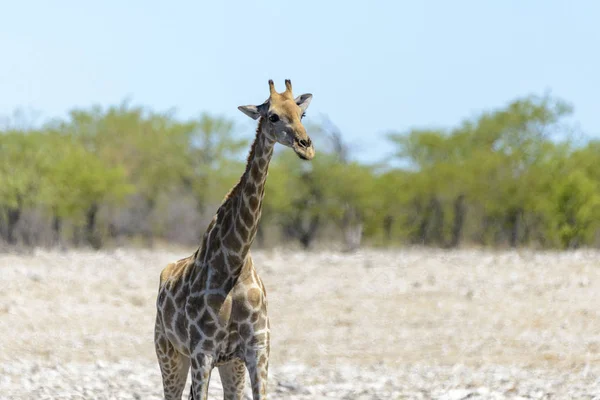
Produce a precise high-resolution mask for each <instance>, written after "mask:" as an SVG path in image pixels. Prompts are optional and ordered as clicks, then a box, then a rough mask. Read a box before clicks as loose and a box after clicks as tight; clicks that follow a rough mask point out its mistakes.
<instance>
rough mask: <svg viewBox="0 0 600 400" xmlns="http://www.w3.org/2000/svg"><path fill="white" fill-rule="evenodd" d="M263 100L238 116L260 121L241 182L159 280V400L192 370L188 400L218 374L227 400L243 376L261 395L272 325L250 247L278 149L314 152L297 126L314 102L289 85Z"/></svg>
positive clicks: (179, 387)
mask: <svg viewBox="0 0 600 400" xmlns="http://www.w3.org/2000/svg"><path fill="white" fill-rule="evenodd" d="M285 87H286V90H285V91H284V92H281V93H278V92H277V91H276V90H275V85H274V83H273V81H272V80H269V92H270V95H269V98H268V99H267V100H266V101H265V102H264V103H262V104H260V105H258V106H254V105H250V106H240V107H238V109H239V110H240V111H242V112H243V113H244V114H246V115H248V116H249V117H251V118H253V119H255V120H258V128H257V129H256V137H255V139H254V142H253V144H252V146H251V149H250V154H249V155H248V161H247V163H246V169H245V170H244V173H243V174H242V176H241V178H240V180H239V182H238V183H237V184H236V185H235V186H234V187H233V189H231V191H230V192H229V193H228V194H227V195H226V196H225V199H224V200H223V202H222V204H221V206H220V207H219V209H218V210H217V213H216V215H215V216H214V218H213V219H212V221H211V222H210V224H209V225H208V228H207V230H206V232H205V233H204V235H203V237H202V241H201V243H200V246H199V248H198V250H196V252H195V253H194V254H193V255H191V256H189V257H187V258H184V259H181V260H179V261H177V262H174V263H171V264H169V265H168V266H167V267H166V268H165V269H164V270H163V271H162V272H161V275H160V285H159V290H158V296H157V302H156V307H157V314H156V324H155V335H154V342H155V347H156V355H157V358H158V363H159V366H160V370H161V374H162V380H163V389H164V395H165V399H167V400H173V399H178V400H179V399H181V396H182V394H183V389H184V386H185V382H186V379H187V374H188V370H189V369H190V367H191V377H192V386H191V393H190V399H195V400H206V399H207V396H208V383H209V380H210V375H211V371H212V369H213V368H214V367H218V369H219V374H220V375H221V381H222V383H223V392H224V396H225V399H228V400H234V399H242V398H243V392H244V384H245V382H244V381H245V371H246V369H247V370H248V372H249V375H250V380H251V385H252V394H253V399H254V400H264V399H266V395H267V374H268V367H269V351H270V326H269V318H268V316H267V297H266V291H265V287H264V285H263V282H262V280H261V279H260V277H259V276H258V273H257V272H256V269H255V267H254V263H253V261H252V257H251V255H250V252H249V251H250V246H251V245H252V242H253V241H254V238H255V236H256V231H257V229H258V223H259V220H260V216H261V210H262V202H263V198H264V191H265V183H266V180H267V171H268V168H269V162H270V161H271V157H272V155H273V148H274V146H275V144H276V143H280V144H283V145H285V146H287V147H290V148H292V149H293V150H294V152H295V153H296V154H297V155H298V157H300V158H302V159H304V160H310V159H312V158H313V157H314V155H315V151H314V147H313V144H312V141H311V140H310V137H309V136H308V134H307V133H306V130H305V128H304V126H303V125H302V117H303V116H304V113H305V111H306V109H307V108H308V105H309V104H310V101H311V99H312V95H311V94H309V93H307V94H303V95H301V96H298V97H296V98H294V96H293V94H292V83H291V81H290V80H289V79H287V80H286V81H285Z"/></svg>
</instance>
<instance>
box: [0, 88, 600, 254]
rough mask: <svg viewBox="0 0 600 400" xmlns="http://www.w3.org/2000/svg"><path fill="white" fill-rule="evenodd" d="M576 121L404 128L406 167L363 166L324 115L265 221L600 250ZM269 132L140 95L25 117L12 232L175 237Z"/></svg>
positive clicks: (17, 148)
mask: <svg viewBox="0 0 600 400" xmlns="http://www.w3.org/2000/svg"><path fill="white" fill-rule="evenodd" d="M571 112H572V108H571V107H570V105H568V104H567V103H565V102H564V101H562V100H560V99H555V98H552V97H550V96H544V97H535V96H530V97H525V98H520V99H517V100H515V101H513V102H511V103H510V104H508V105H506V106H505V107H503V108H501V109H498V110H493V111H487V112H484V113H482V114H481V115H479V116H477V117H475V118H471V119H469V120H465V121H463V122H462V123H461V124H459V125H458V126H456V127H454V128H451V129H431V128H430V129H412V130H409V131H407V132H401V133H391V134H390V135H389V140H390V143H391V145H392V146H393V147H394V149H395V152H394V154H395V155H394V159H395V160H394V161H396V163H395V164H396V165H400V166H401V167H395V168H392V167H390V166H389V165H383V166H382V165H378V166H370V165H364V164H360V163H357V162H355V161H352V160H351V158H350V157H349V150H348V147H347V146H346V144H345V138H344V135H343V133H342V132H340V131H339V130H338V129H337V128H335V126H334V125H333V124H331V123H330V122H328V121H323V122H322V123H321V124H317V125H314V126H310V127H309V131H310V132H311V135H312V136H313V140H314V141H315V143H316V147H317V156H316V157H315V158H314V160H312V161H311V162H305V161H302V160H299V159H298V157H296V155H295V154H294V153H293V152H291V151H290V150H289V149H284V148H279V149H278V150H277V152H276V155H275V156H274V159H273V161H272V163H271V166H270V175H269V176H270V177H269V181H268V183H267V186H266V196H267V199H266V201H265V202H264V205H263V207H264V208H263V223H262V224H263V225H270V226H271V227H274V228H276V229H275V231H276V232H281V233H283V235H279V236H280V237H281V236H282V237H287V238H290V239H296V240H299V241H300V242H301V243H302V244H303V245H304V246H306V247H308V246H310V245H311V243H313V242H314V241H315V240H316V239H317V238H318V237H327V238H330V237H331V238H334V239H335V240H340V241H343V242H345V243H346V244H347V248H349V249H350V248H353V247H354V248H355V247H356V245H358V244H360V240H361V238H362V237H363V236H364V238H365V239H366V240H368V241H369V242H370V243H371V244H386V245H393V244H402V243H416V244H425V245H433V246H444V247H455V246H459V245H460V244H461V243H463V242H468V243H479V244H482V245H498V246H503V245H510V246H518V245H532V246H543V247H560V248H573V247H578V246H590V245H596V244H597V240H598V238H599V236H598V231H599V229H600V224H599V222H598V221H600V169H598V168H597V161H598V159H600V142H598V141H590V142H589V143H585V144H583V145H579V146H576V145H574V144H573V143H572V142H571V141H570V138H569V135H568V134H569V132H570V128H569V126H567V125H566V124H565V123H564V121H565V120H566V119H565V117H568V116H569V115H570V113H571ZM253 139H254V133H251V134H248V135H246V136H245V137H238V136H237V129H236V127H235V126H234V124H233V123H232V121H230V120H228V119H226V118H223V117H219V116H211V115H208V114H201V115H200V116H199V117H198V118H195V119H189V120H182V119H179V118H177V117H176V116H175V114H174V113H173V112H164V113H157V112H153V111H151V110H148V109H145V108H143V107H136V106H132V105H131V104H129V103H128V102H123V103H122V104H120V105H118V106H113V107H108V108H102V107H91V108H89V109H76V110H73V111H71V112H70V113H69V115H68V117H67V118H66V119H64V120H55V121H52V122H51V123H48V124H46V125H45V126H43V127H42V128H41V129H30V128H28V127H27V125H26V124H19V129H12V130H10V129H6V130H4V131H2V132H1V133H0V160H1V162H0V183H1V184H0V234H2V235H3V236H4V237H5V238H6V237H8V240H9V241H14V231H15V229H14V228H15V226H16V225H17V224H18V221H19V219H20V218H21V216H22V214H23V212H31V211H33V210H36V211H38V212H41V213H42V214H43V215H45V216H46V217H47V221H49V220H50V219H52V221H53V222H52V224H53V229H54V230H55V231H56V232H57V234H59V235H60V234H61V233H60V232H61V231H60V227H61V226H62V224H63V222H64V223H65V224H67V225H69V226H70V227H71V231H73V232H77V231H78V229H80V228H81V229H83V231H84V232H85V235H83V236H86V237H88V241H89V242H90V243H92V244H94V243H95V245H98V244H99V243H100V242H101V241H100V240H97V239H98V233H99V231H100V230H101V228H102V229H104V231H107V230H110V229H112V231H115V232H116V233H114V232H113V234H114V235H118V232H119V229H121V231H122V232H125V233H124V234H126V235H130V236H135V235H141V236H143V237H154V236H156V237H164V238H167V239H168V238H169V236H168V234H169V232H172V231H173V230H175V231H180V230H182V228H181V226H182V224H185V223H190V222H188V220H189V219H190V218H187V216H188V215H190V213H191V212H193V213H196V214H195V215H202V216H203V218H210V216H211V215H212V211H213V210H214V209H215V208H216V207H217V205H218V204H219V203H220V202H221V200H222V199H223V197H224V196H225V194H226V193H227V192H228V191H229V189H230V188H231V187H232V186H233V185H234V184H235V183H236V182H237V180H238V179H239V177H240V175H241V174H242V172H243V170H244V164H245V163H244V155H245V153H246V152H247V151H248V147H249V141H250V140H253ZM186 202H187V203H186ZM177 207H180V208H177ZM186 207H187V208H186ZM190 207H191V210H190ZM107 210H108V211H107ZM171 213H175V214H176V215H178V217H173V218H174V219H173V221H171V216H170V214H171ZM123 214H125V215H126V216H128V217H129V219H128V220H127V221H128V222H127V221H124V222H122V223H121V221H120V220H119V217H117V215H123ZM205 214H206V215H205ZM193 223H194V222H193V221H192V222H191V224H193ZM119 224H121V225H119ZM170 224H171V225H173V226H171V225H170ZM118 226H121V228H119V227H118ZM169 226H171V228H169ZM108 227H111V228H110V229H108ZM115 227H116V228H115ZM201 228H202V226H199V227H198V229H192V230H190V232H191V233H190V234H191V235H194V236H193V237H192V239H190V242H193V243H195V242H197V238H198V236H199V231H200V230H201ZM112 231H111V232H112ZM6 232H8V234H6ZM332 235H333V236H332Z"/></svg>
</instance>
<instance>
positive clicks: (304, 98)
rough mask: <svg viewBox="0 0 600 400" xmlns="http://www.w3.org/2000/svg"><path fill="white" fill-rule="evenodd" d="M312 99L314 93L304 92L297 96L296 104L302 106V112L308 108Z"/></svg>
mask: <svg viewBox="0 0 600 400" xmlns="http://www.w3.org/2000/svg"><path fill="white" fill-rule="evenodd" d="M311 100H312V94H310V93H304V94H302V95H300V96H298V97H296V104H298V107H300V109H301V110H302V112H304V111H306V109H307V108H308V106H309V104H310V101H311Z"/></svg>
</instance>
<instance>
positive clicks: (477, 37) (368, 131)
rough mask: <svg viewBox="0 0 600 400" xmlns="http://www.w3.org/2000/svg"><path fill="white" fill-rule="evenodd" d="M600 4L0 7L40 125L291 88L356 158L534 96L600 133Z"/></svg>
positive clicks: (4, 106)
mask: <svg viewBox="0 0 600 400" xmlns="http://www.w3.org/2000/svg"><path fill="white" fill-rule="evenodd" d="M599 16H600V2H597V1H591V0H589V1H584V0H580V1H577V2H575V1H573V2H572V1H552V0H543V1H542V0H529V1H509V0H503V1H500V0H497V1H481V0H478V1H475V0H472V1H461V0H454V1H442V0H439V1H410V2H408V1H399V0H395V1H368V2H367V1H365V2H351V1H344V2H342V1H324V0H322V1H311V0H306V1H301V2H288V1H227V2H221V1H210V2H205V1H192V0H190V1H169V2H166V1H150V0H145V1H141V0H135V1H134V0H128V1H123V0H121V1H116V0H103V1H84V0H77V1H66V0H53V1H42V0H39V1H32V0H20V1H11V2H8V1H6V2H2V5H0V50H1V60H2V61H1V62H0V114H2V115H7V114H10V113H11V112H12V111H13V110H14V109H15V108H17V107H25V108H30V109H33V110H36V111H38V112H39V113H40V114H41V120H44V119H46V118H50V117H54V116H64V115H65V113H66V111H67V110H69V109H70V108H73V107H86V106H89V105H92V104H96V103H98V104H102V105H110V104H116V103H120V102H121V101H122V100H123V99H125V98H126V97H129V98H131V99H132V100H133V102H134V103H136V104H143V105H147V106H149V107H151V108H153V109H155V110H166V109H170V108H176V109H177V110H178V115H179V116H181V117H191V116H195V115H198V114H199V113H200V112H201V111H208V112H211V113H214V114H222V115H225V116H228V117H231V118H235V120H236V121H238V122H239V126H240V128H241V129H245V130H246V131H247V133H248V135H251V134H252V130H253V124H252V123H251V121H250V120H249V119H247V117H245V116H244V115H243V114H241V113H240V112H239V111H237V109H236V107H237V106H238V105H241V104H252V103H255V104H258V103H260V102H262V101H263V100H264V99H265V98H266V97H267V95H268V87H267V80H268V79H269V78H272V79H274V80H275V82H276V84H277V85H278V87H279V88H280V90H282V89H281V88H282V87H283V80H284V79H285V78H290V79H292V82H293V84H294V92H295V93H296V94H301V93H303V92H311V93H313V95H314V98H313V102H312V104H311V107H310V108H309V110H308V114H309V117H310V118H312V120H313V121H316V120H318V117H319V116H320V115H328V116H329V118H330V119H331V120H332V121H333V122H334V123H335V124H336V125H337V126H338V127H339V128H340V129H341V131H342V132H343V134H344V135H345V137H346V139H347V141H348V142H349V143H350V144H351V148H352V150H353V154H354V156H355V157H356V158H358V159H360V160H364V161H375V160H378V159H381V158H382V157H383V156H384V155H385V154H387V153H389V150H390V149H389V145H388V144H387V142H386V140H385V133H386V132H388V131H390V130H395V131H402V130H407V129H409V128H411V127H449V126H452V125H455V124H457V123H459V122H460V121H461V120H462V119H463V118H466V117H469V116H472V115H474V114H476V113H477V112H479V111H482V110H486V109H492V108H496V107H500V106H502V105H504V104H506V103H507V102H508V101H510V100H512V99H514V98H516V97H519V96H524V95H527V94H531V93H537V94H543V93H544V92H546V91H548V90H551V92H552V94H554V95H556V96H559V97H561V98H564V99H566V100H568V101H570V102H571V103H572V104H573V105H574V107H575V115H574V119H575V120H576V121H577V122H578V123H579V125H580V128H581V129H582V130H583V131H584V132H586V133H587V134H589V135H590V136H600V107H599V106H600V101H598V99H597V96H598V88H600V51H599V48H600V24H599V23H598V17H599Z"/></svg>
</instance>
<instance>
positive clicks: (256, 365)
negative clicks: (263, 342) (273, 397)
mask: <svg viewBox="0 0 600 400" xmlns="http://www.w3.org/2000/svg"><path fill="white" fill-rule="evenodd" d="M246 367H247V368H248V372H249V374H250V381H251V382H252V399H253V400H265V399H266V398H267V377H268V373H269V348H268V347H264V348H260V349H249V350H247V352H246Z"/></svg>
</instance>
